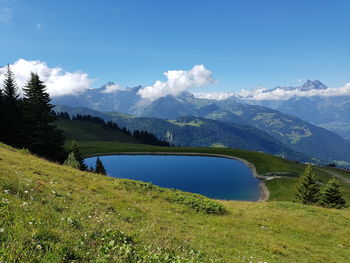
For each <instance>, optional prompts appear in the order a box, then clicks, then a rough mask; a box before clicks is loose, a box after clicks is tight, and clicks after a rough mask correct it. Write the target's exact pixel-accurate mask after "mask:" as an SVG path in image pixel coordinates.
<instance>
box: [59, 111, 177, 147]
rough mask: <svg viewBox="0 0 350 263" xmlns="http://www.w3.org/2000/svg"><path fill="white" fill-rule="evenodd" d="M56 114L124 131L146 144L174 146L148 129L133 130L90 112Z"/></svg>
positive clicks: (68, 118) (63, 117)
mask: <svg viewBox="0 0 350 263" xmlns="http://www.w3.org/2000/svg"><path fill="white" fill-rule="evenodd" d="M56 115H57V117H59V118H62V119H66V120H78V121H87V122H93V123H97V124H99V125H101V126H102V127H103V128H104V129H111V130H114V131H119V132H122V133H124V134H126V135H129V136H132V137H134V138H135V139H138V140H139V141H140V142H142V143H144V144H149V145H156V146H173V145H172V144H170V143H169V142H167V141H166V140H160V139H158V138H157V137H156V136H155V135H154V134H152V133H149V132H147V131H143V130H134V131H132V132H131V131H130V130H128V129H126V128H125V127H123V128H121V127H120V126H119V125H118V123H116V122H114V121H105V120H104V119H103V118H100V117H96V116H92V115H90V114H86V115H84V114H77V115H74V116H72V117H70V116H69V113H68V112H56Z"/></svg>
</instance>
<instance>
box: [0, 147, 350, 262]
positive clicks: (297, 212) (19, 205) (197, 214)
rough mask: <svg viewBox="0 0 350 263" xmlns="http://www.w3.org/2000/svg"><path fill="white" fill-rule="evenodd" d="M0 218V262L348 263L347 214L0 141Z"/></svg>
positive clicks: (349, 230) (349, 212) (348, 218)
mask: <svg viewBox="0 0 350 263" xmlns="http://www.w3.org/2000/svg"><path fill="white" fill-rule="evenodd" d="M125 147H126V146H122V145H120V147H119V149H125ZM138 147H139V148H138ZM138 147H136V146H134V149H140V146H138ZM197 150H198V151H199V150H200V149H197ZM233 153H234V151H233V152H232V154H233ZM235 153H237V152H235ZM245 154H247V153H244V152H241V155H242V156H243V155H245ZM254 158H255V159H256V160H258V159H260V158H264V156H263V155H260V154H258V153H257V154H256V156H255V157H254ZM277 161H278V159H276V160H275V162H277ZM279 162H282V161H281V160H279ZM287 164H288V162H287ZM280 165H282V164H280ZM287 166H288V165H287ZM262 167H266V166H262ZM198 205H199V206H201V207H202V208H203V207H204V208H205V207H222V208H223V209H224V212H223V213H221V212H220V213H218V214H217V215H215V213H214V214H213V213H210V212H209V214H208V210H206V209H204V210H203V209H202V208H201V209H197V208H196V207H197V206H198ZM219 210H221V209H219ZM209 211H211V208H210V209H209ZM0 218H1V220H0V261H3V262H259V261H262V262H264V261H266V262H269V263H271V262H349V260H350V240H349V238H348V237H349V236H350V225H349V220H350V210H349V209H346V210H334V209H325V208H319V207H313V206H304V205H299V204H295V203H290V202H265V203H253V202H235V201H214V200H210V199H207V198H204V197H201V196H198V195H192V194H189V193H183V192H180V191H172V190H169V189H162V188H160V187H156V186H152V185H150V184H145V183H141V182H136V181H132V180H121V179H114V178H110V177H105V176H102V175H96V174H91V173H86V172H80V171H78V170H75V169H73V168H70V167H66V166H60V165H57V164H54V163H50V162H47V161H45V160H43V159H40V158H37V157H35V156H32V155H30V154H28V153H27V152H26V151H20V150H14V149H12V148H10V147H8V146H5V145H2V144H0Z"/></svg>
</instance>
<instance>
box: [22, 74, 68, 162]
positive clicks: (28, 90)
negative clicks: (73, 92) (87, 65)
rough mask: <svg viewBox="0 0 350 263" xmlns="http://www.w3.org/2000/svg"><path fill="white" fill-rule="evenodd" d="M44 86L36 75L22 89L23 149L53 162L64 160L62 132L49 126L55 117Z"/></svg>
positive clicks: (32, 75)
mask: <svg viewBox="0 0 350 263" xmlns="http://www.w3.org/2000/svg"><path fill="white" fill-rule="evenodd" d="M50 101H51V99H50V96H49V94H48V93H47V92H46V86H45V85H44V83H43V82H42V81H41V80H40V78H39V76H38V74H36V73H31V77H30V79H29V81H28V83H27V85H26V86H25V88H24V99H23V107H24V124H25V129H26V138H25V141H24V143H23V147H25V148H28V149H29V150H30V151H31V152H33V153H36V154H38V155H41V156H43V157H45V158H48V159H50V160H54V161H60V162H63V161H64V160H65V159H66V152H65V149H64V137H63V132H62V131H61V130H58V129H57V127H56V126H53V125H51V123H52V122H53V121H55V120H56V119H57V117H56V116H55V115H54V114H52V108H53V105H51V104H50Z"/></svg>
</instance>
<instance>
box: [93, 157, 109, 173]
mask: <svg viewBox="0 0 350 263" xmlns="http://www.w3.org/2000/svg"><path fill="white" fill-rule="evenodd" d="M95 173H98V174H104V175H106V174H107V172H106V169H105V167H104V166H103V163H102V161H101V160H100V158H98V157H97V159H96V167H95Z"/></svg>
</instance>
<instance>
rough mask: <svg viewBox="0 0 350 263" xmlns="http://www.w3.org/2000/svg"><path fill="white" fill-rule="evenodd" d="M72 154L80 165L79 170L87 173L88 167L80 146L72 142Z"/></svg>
mask: <svg viewBox="0 0 350 263" xmlns="http://www.w3.org/2000/svg"><path fill="white" fill-rule="evenodd" d="M72 153H73V155H74V157H75V159H76V160H77V161H78V163H79V169H80V170H82V171H87V170H88V167H87V166H86V164H85V161H84V158H83V155H82V154H81V152H80V150H79V148H78V145H77V144H76V143H75V141H73V142H72Z"/></svg>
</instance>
